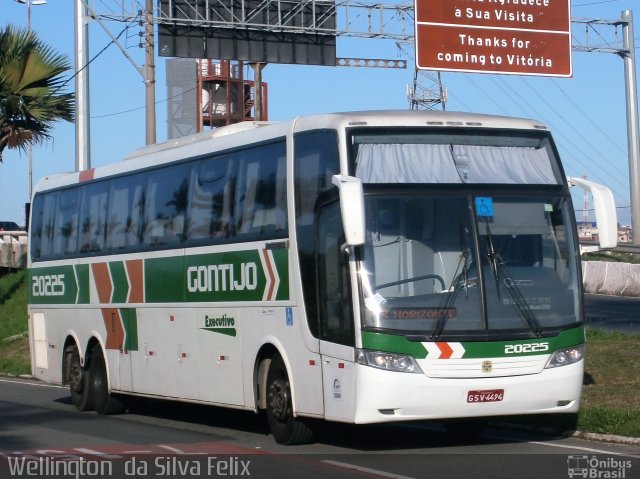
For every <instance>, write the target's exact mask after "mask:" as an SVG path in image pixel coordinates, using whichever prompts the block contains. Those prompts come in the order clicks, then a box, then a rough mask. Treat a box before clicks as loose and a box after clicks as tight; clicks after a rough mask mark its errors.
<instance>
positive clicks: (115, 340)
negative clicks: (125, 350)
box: [101, 308, 124, 349]
mask: <svg viewBox="0 0 640 479" xmlns="http://www.w3.org/2000/svg"><path fill="white" fill-rule="evenodd" d="M101 311H102V320H103V321H104V327H105V329H106V330H107V340H106V342H105V343H106V344H105V345H104V347H105V348H106V349H122V347H123V345H124V329H123V327H122V319H121V318H120V311H118V309H117V308H102V310H101Z"/></svg>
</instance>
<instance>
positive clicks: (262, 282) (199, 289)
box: [144, 250, 289, 303]
mask: <svg viewBox="0 0 640 479" xmlns="http://www.w3.org/2000/svg"><path fill="white" fill-rule="evenodd" d="M271 253H272V257H273V263H272V262H271V259H270V258H269V256H268V254H267V255H263V256H262V257H261V253H260V251H259V250H247V251H232V252H224V253H209V254H200V255H190V256H175V257H170V258H150V259H147V260H145V262H144V275H145V299H146V302H148V303H170V302H194V303H199V302H223V301H225V302H226V301H228V302H238V301H263V300H267V301H282V300H288V299H289V265H288V254H287V250H274V251H272V252H271ZM263 261H264V262H265V266H263ZM265 268H266V270H265Z"/></svg>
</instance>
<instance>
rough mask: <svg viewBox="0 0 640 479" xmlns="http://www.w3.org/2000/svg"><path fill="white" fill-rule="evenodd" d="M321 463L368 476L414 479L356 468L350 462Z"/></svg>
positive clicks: (366, 468) (360, 467)
mask: <svg viewBox="0 0 640 479" xmlns="http://www.w3.org/2000/svg"><path fill="white" fill-rule="evenodd" d="M320 462H322V463H324V464H330V465H332V466H336V467H340V468H343V469H351V470H355V471H358V472H366V473H367V474H372V475H374V476H380V477H389V478H391V479H414V478H413V477H409V476H402V475H400V474H396V473H394V472H386V471H380V470H378V469H371V468H368V467H362V466H356V465H355V464H349V463H348V462H340V461H331V460H329V459H326V460H323V461H320Z"/></svg>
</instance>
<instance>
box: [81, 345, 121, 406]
mask: <svg viewBox="0 0 640 479" xmlns="http://www.w3.org/2000/svg"><path fill="white" fill-rule="evenodd" d="M89 383H90V394H91V397H92V400H93V407H94V408H95V410H96V412H97V413H98V414H100V415H101V416H105V415H109V414H120V413H123V412H124V411H125V405H124V402H123V401H122V400H121V399H120V398H118V397H116V396H114V395H113V394H111V393H110V392H109V378H108V377H107V368H106V365H105V361H104V354H103V352H102V348H101V347H100V346H99V345H96V346H95V347H94V348H93V353H92V354H91V364H90V365H89Z"/></svg>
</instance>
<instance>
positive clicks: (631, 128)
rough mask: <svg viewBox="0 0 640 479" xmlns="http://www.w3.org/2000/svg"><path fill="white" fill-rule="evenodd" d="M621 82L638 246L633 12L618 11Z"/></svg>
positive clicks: (639, 155) (639, 153) (639, 145)
mask: <svg viewBox="0 0 640 479" xmlns="http://www.w3.org/2000/svg"><path fill="white" fill-rule="evenodd" d="M621 23H622V37H623V48H624V52H623V53H622V54H621V56H622V58H623V59H624V85H625V92H626V99H627V143H628V149H629V189H630V195H631V228H632V234H633V236H632V240H633V244H635V245H640V167H639V164H640V138H639V137H638V87H637V83H636V61H635V57H636V54H635V46H634V39H633V14H632V13H631V10H625V11H623V12H622V20H621Z"/></svg>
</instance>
